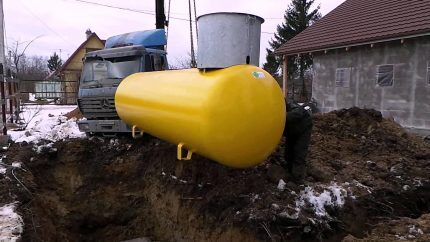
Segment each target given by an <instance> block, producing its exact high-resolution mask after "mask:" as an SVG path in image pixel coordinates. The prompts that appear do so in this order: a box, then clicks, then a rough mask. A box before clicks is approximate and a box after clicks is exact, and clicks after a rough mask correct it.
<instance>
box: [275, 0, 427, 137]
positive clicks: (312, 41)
mask: <svg viewBox="0 0 430 242" xmlns="http://www.w3.org/2000/svg"><path fill="white" fill-rule="evenodd" d="M277 53H278V54H280V55H283V56H284V57H286V56H290V55H300V54H303V53H311V54H312V56H313V60H314V64H313V69H312V74H313V83H312V97H313V98H314V99H315V100H316V101H317V104H318V107H319V108H320V110H321V111H323V112H328V111H332V110H336V109H341V108H348V107H353V106H357V107H360V108H374V109H376V110H379V111H381V112H382V114H383V115H384V116H385V117H393V118H394V119H395V120H396V121H397V122H398V123H400V124H401V125H403V126H405V127H409V128H414V129H422V130H430V1H422V0H410V1H404V0H391V1H374V0H346V1H345V2H344V3H343V4H341V5H340V6H338V7H337V8H336V9H334V10H333V11H332V12H330V13H329V14H327V15H326V16H325V17H323V18H322V19H321V20H319V21H318V22H316V23H315V24H314V25H312V26H310V27H309V28H308V29H306V30H305V31H303V32H302V33H300V34H299V35H297V36H296V37H295V38H293V39H291V40H290V41H288V42H287V43H285V44H284V45H283V46H281V47H280V48H279V49H278V50H277ZM284 59H286V58H284ZM286 65H288V63H286V62H284V66H286ZM284 70H285V69H284ZM286 80H287V75H284V87H285V83H286Z"/></svg>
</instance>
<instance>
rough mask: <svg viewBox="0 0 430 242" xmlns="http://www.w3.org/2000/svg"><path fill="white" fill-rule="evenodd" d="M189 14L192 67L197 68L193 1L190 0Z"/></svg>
mask: <svg viewBox="0 0 430 242" xmlns="http://www.w3.org/2000/svg"><path fill="white" fill-rule="evenodd" d="M188 10H189V11H188V12H189V15H190V37H191V67H193V68H194V67H196V66H197V65H196V56H195V54H194V39H193V19H192V13H191V0H188Z"/></svg>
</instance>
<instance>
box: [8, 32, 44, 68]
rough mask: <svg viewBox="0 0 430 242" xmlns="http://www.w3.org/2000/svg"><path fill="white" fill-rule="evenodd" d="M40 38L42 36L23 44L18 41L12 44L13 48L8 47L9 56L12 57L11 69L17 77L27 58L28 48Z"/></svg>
mask: <svg viewBox="0 0 430 242" xmlns="http://www.w3.org/2000/svg"><path fill="white" fill-rule="evenodd" d="M40 37H42V36H41V35H40V36H37V37H36V38H34V39H32V40H30V41H23V42H20V41H18V40H16V41H14V42H13V43H12V45H11V46H9V47H8V51H9V55H10V57H11V62H12V63H10V67H11V69H12V71H13V72H14V73H15V74H16V75H17V76H18V75H19V74H20V73H21V67H22V66H21V64H22V59H23V58H24V57H25V52H26V51H27V49H28V47H29V46H30V45H31V44H32V43H33V42H34V41H36V40H37V39H39V38H40Z"/></svg>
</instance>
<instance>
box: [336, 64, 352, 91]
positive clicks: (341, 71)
mask: <svg viewBox="0 0 430 242" xmlns="http://www.w3.org/2000/svg"><path fill="white" fill-rule="evenodd" d="M350 82H351V68H337V69H336V87H349V85H350Z"/></svg>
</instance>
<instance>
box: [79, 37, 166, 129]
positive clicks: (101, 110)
mask: <svg viewBox="0 0 430 242" xmlns="http://www.w3.org/2000/svg"><path fill="white" fill-rule="evenodd" d="M165 44H166V40H165V34H164V30H149V31H140V32H134V33H128V34H123V35H118V36H113V37H111V38H109V39H108V40H107V41H106V46H105V49H102V50H98V51H93V52H89V53H87V54H86V55H85V57H84V60H83V61H84V66H83V70H82V74H81V78H80V82H79V92H78V107H79V110H80V111H81V113H82V114H83V116H84V118H85V120H80V121H78V126H79V130H80V131H82V132H85V133H87V134H94V133H101V134H104V135H110V134H115V133H127V132H131V129H130V127H128V126H127V125H126V124H125V123H124V122H122V121H121V120H120V119H119V117H118V114H117V112H116V109H115V92H116V89H117V87H118V85H119V84H120V83H121V81H122V80H123V79H124V78H126V77H127V76H129V75H131V74H133V73H137V72H151V71H163V70H166V69H168V64H167V58H166V52H165V51H164V46H165Z"/></svg>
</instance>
